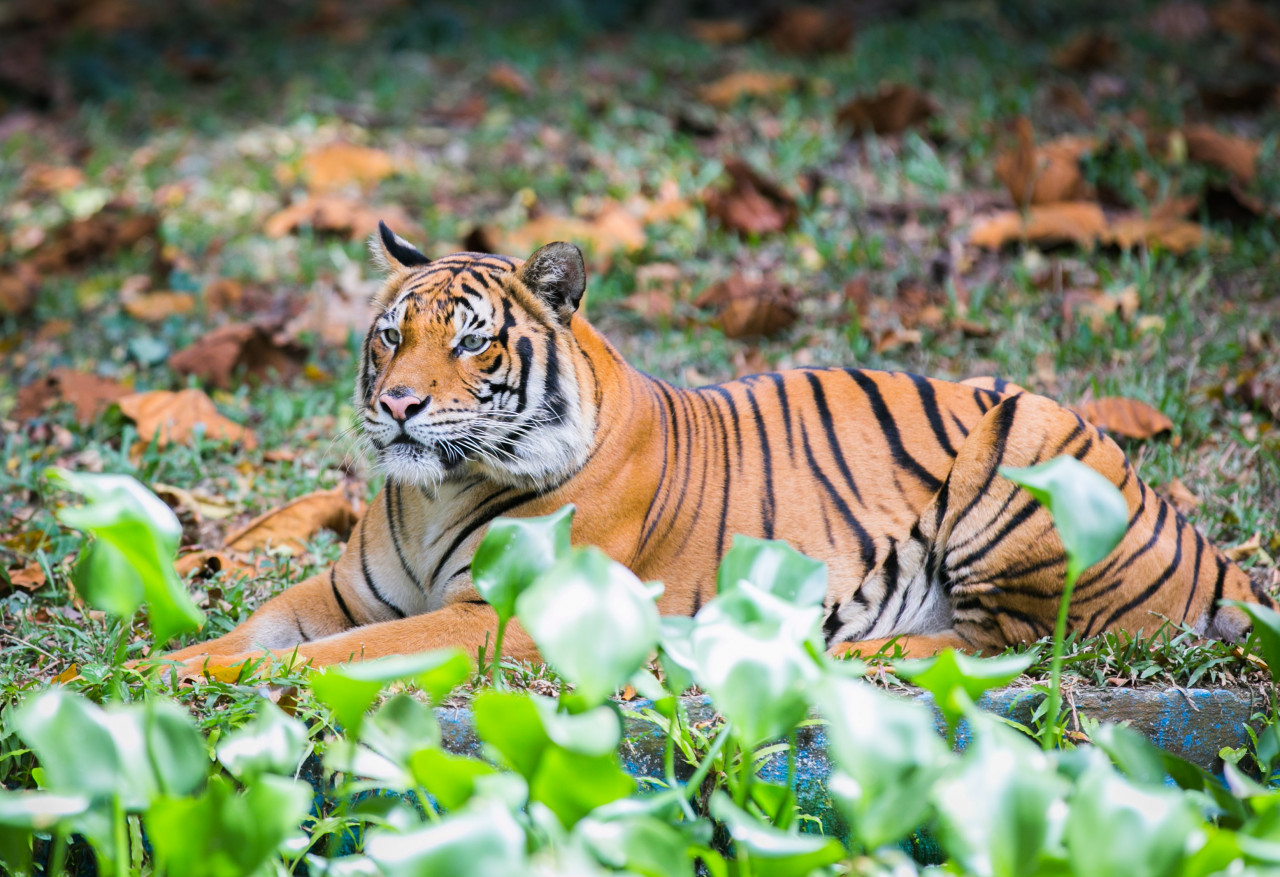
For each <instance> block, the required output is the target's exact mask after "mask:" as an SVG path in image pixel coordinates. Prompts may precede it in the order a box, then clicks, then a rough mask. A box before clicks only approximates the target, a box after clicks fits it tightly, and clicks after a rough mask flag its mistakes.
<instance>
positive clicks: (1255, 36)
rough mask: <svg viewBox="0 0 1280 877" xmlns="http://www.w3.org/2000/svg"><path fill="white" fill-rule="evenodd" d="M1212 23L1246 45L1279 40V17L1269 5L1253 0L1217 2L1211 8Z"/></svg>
mask: <svg viewBox="0 0 1280 877" xmlns="http://www.w3.org/2000/svg"><path fill="white" fill-rule="evenodd" d="M1213 23H1214V25H1216V26H1217V28H1218V29H1219V30H1221V31H1222V32H1224V33H1228V34H1231V36H1233V37H1235V38H1236V39H1238V40H1240V41H1241V42H1242V43H1245V44H1246V45H1249V44H1252V43H1254V42H1257V41H1276V40H1280V18H1277V17H1276V15H1275V12H1274V10H1273V9H1271V8H1270V7H1269V6H1263V5H1262V4H1261V3H1256V2H1254V0H1227V2H1226V3H1222V4H1219V5H1218V6H1216V7H1214V10H1213Z"/></svg>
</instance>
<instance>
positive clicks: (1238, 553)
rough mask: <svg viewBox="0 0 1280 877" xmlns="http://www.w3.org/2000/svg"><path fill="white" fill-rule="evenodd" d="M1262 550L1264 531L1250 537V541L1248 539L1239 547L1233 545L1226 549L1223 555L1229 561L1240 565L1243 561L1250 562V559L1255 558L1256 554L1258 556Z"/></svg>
mask: <svg viewBox="0 0 1280 877" xmlns="http://www.w3.org/2000/svg"><path fill="white" fill-rule="evenodd" d="M1261 550H1262V531H1261V530H1259V531H1258V532H1256V533H1254V534H1253V535H1252V536H1250V537H1249V538H1248V539H1246V540H1245V541H1244V542H1241V543H1240V544H1239V545H1233V546H1231V547H1230V548H1224V549H1223V550H1222V553H1223V554H1225V555H1226V556H1227V557H1228V558H1229V559H1231V560H1234V561H1235V562H1236V563H1239V562H1240V561H1242V560H1248V559H1249V558H1250V557H1253V556H1254V555H1255V554H1257V553H1258V552H1259V551H1261Z"/></svg>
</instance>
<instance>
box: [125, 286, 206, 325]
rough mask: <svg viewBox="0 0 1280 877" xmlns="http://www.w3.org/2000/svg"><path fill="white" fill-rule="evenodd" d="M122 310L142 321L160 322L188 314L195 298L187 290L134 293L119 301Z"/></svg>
mask: <svg viewBox="0 0 1280 877" xmlns="http://www.w3.org/2000/svg"><path fill="white" fill-rule="evenodd" d="M121 304H122V306H123V307H124V312H125V313H126V314H128V315H129V316H131V317H133V318H134V319H135V320H141V321H142V322H144V323H162V322H164V321H165V320H166V319H168V318H169V317H172V316H181V315H183V314H189V313H191V312H192V311H193V310H195V306H196V299H195V296H193V295H192V294H191V293H189V292H173V291H171V290H161V291H159V292H149V293H145V294H143V295H135V296H131V297H129V298H126V299H124V300H123V301H122V302H121Z"/></svg>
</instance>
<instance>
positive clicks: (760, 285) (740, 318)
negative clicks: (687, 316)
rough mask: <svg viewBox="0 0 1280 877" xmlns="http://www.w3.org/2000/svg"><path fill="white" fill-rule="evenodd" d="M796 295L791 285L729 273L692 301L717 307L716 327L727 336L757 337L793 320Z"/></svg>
mask: <svg viewBox="0 0 1280 877" xmlns="http://www.w3.org/2000/svg"><path fill="white" fill-rule="evenodd" d="M798 298H799V294H798V292H797V290H796V289H795V288H794V287H791V286H784V285H779V284H777V283H774V282H773V281H771V280H757V281H749V280H747V279H746V278H745V277H743V276H742V275H741V274H733V275H731V276H730V277H729V278H728V279H726V280H722V281H720V282H718V283H714V284H712V285H711V286H709V287H707V288H706V289H705V290H703V292H702V294H701V295H699V296H698V298H697V299H696V300H695V301H694V304H695V305H697V306H698V307H700V308H706V307H715V308H717V309H718V320H719V323H720V326H721V328H722V329H723V330H724V334H725V335H726V336H728V337H729V338H759V337H768V336H770V335H776V334H778V333H779V332H782V331H783V330H785V329H786V328H787V327H789V326H790V325H791V324H792V323H794V322H795V321H796V317H798V316H799V311H797V310H796V305H795V303H796V300H797V299H798Z"/></svg>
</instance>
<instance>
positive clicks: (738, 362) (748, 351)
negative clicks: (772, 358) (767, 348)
mask: <svg viewBox="0 0 1280 877" xmlns="http://www.w3.org/2000/svg"><path fill="white" fill-rule="evenodd" d="M768 371H772V369H771V368H770V366H769V361H768V360H767V359H765V358H764V354H763V353H761V352H760V348H759V347H755V346H752V347H747V348H745V349H738V350H735V351H734V352H733V376H734V377H735V378H745V377H746V376H747V375H759V374H764V373H765V372H768Z"/></svg>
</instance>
